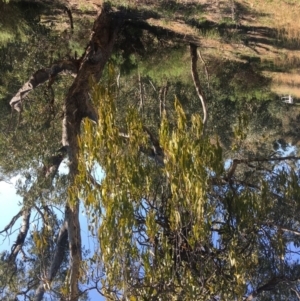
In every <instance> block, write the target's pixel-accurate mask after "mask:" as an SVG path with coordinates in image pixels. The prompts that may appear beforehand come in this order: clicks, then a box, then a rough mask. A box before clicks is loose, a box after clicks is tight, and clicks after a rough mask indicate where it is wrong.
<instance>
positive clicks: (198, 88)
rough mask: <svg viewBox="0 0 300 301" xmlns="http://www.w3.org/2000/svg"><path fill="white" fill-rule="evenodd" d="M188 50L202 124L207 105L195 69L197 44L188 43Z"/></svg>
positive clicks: (205, 118)
mask: <svg viewBox="0 0 300 301" xmlns="http://www.w3.org/2000/svg"><path fill="white" fill-rule="evenodd" d="M190 52H191V59H192V76H193V81H194V86H195V88H196V91H197V94H198V97H199V99H200V101H201V105H202V109H203V125H205V124H206V120H207V107H206V99H205V96H204V93H203V91H202V87H201V84H200V80H199V75H198V71H197V60H198V56H197V46H196V45H194V44H190Z"/></svg>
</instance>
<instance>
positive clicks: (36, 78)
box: [9, 60, 79, 112]
mask: <svg viewBox="0 0 300 301" xmlns="http://www.w3.org/2000/svg"><path fill="white" fill-rule="evenodd" d="M78 63H79V62H78V61H75V60H66V61H61V62H58V63H56V64H54V65H52V66H51V67H50V68H43V69H40V70H38V71H36V72H35V73H34V74H33V75H32V76H31V77H30V79H29V81H28V82H26V83H25V84H24V85H23V87H22V88H21V89H20V90H19V91H18V92H17V94H16V95H15V96H14V97H13V98H12V99H11V101H10V102H9V104H10V105H11V107H12V108H13V109H15V110H16V111H18V112H20V111H21V110H22V104H23V101H24V99H25V97H26V96H27V95H28V94H29V93H30V92H31V91H32V90H33V89H35V88H36V87H37V86H39V85H41V84H43V83H44V82H46V81H47V80H49V85H50V86H51V81H53V79H54V77H56V76H57V75H58V74H59V73H61V74H64V73H65V74H67V73H71V74H76V73H77V71H78Z"/></svg>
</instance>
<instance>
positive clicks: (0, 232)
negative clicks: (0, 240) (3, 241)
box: [0, 209, 23, 234]
mask: <svg viewBox="0 0 300 301" xmlns="http://www.w3.org/2000/svg"><path fill="white" fill-rule="evenodd" d="M22 213H23V209H22V210H20V211H19V212H18V213H17V214H16V215H15V216H14V217H13V218H12V219H11V221H10V222H9V224H8V225H7V226H6V227H5V228H4V229H3V230H2V231H0V234H2V233H3V232H7V231H8V230H9V229H11V228H12V227H13V226H14V224H15V222H16V221H17V220H18V219H19V218H20V217H21V216H22Z"/></svg>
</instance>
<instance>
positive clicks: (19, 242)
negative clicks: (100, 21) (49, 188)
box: [9, 208, 31, 261]
mask: <svg viewBox="0 0 300 301" xmlns="http://www.w3.org/2000/svg"><path fill="white" fill-rule="evenodd" d="M30 215H31V209H30V208H26V209H24V210H22V226H21V228H20V231H19V234H18V236H17V239H16V241H15V243H14V244H13V246H12V248H11V253H10V256H9V261H14V260H15V258H16V257H17V255H18V253H19V251H20V250H21V248H22V246H23V243H24V241H25V238H26V236H27V233H28V230H29V221H30Z"/></svg>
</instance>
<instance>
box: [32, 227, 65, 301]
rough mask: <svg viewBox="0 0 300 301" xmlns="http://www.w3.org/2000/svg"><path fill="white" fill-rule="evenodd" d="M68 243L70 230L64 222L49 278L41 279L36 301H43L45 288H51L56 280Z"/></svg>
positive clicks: (36, 292)
mask: <svg viewBox="0 0 300 301" xmlns="http://www.w3.org/2000/svg"><path fill="white" fill-rule="evenodd" d="M67 242H68V228H67V223H66V222H64V223H63V225H62V226H61V228H60V231H59V233H58V237H57V242H56V249H55V253H54V256H53V259H52V261H51V266H50V268H49V270H48V273H47V277H46V278H43V279H41V281H40V284H39V286H38V288H37V289H36V291H35V296H34V301H41V300H43V296H44V293H45V290H46V289H45V288H47V289H49V288H50V284H51V282H52V280H53V279H54V277H55V276H56V274H57V272H58V270H59V268H60V266H61V264H62V262H63V260H64V258H65V255H66V250H67Z"/></svg>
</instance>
